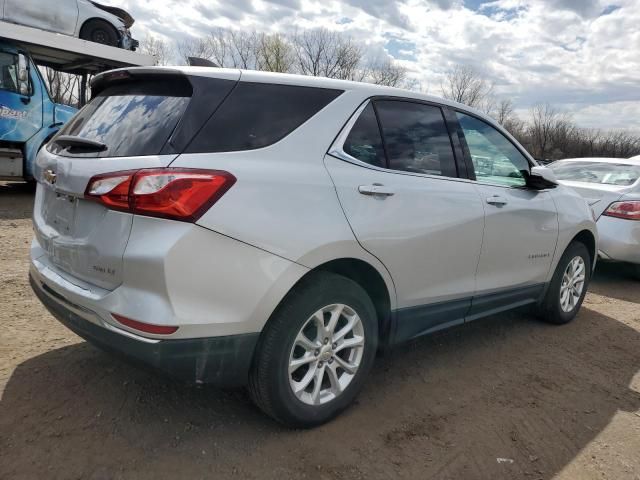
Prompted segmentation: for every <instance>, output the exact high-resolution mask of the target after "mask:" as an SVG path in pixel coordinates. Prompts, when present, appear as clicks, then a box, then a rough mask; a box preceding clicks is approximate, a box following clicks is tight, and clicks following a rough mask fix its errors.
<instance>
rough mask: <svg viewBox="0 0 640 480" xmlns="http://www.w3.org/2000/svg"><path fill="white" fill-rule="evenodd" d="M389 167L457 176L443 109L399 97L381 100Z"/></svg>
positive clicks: (378, 107)
mask: <svg viewBox="0 0 640 480" xmlns="http://www.w3.org/2000/svg"><path fill="white" fill-rule="evenodd" d="M375 107H376V110H377V112H378V118H379V119H380V126H381V128H382V136H383V138H384V144H385V148H386V153H387V161H388V168H390V169H392V170H402V171H406V172H414V173H423V174H427V175H442V176H446V177H456V176H457V169H456V162H455V157H454V154H453V148H452V146H451V139H450V138H449V132H448V130H447V126H446V124H445V120H444V117H443V115H442V111H441V110H440V108H438V107H435V106H431V105H425V104H422V103H413V102H407V101H397V100H378V101H376V102H375Z"/></svg>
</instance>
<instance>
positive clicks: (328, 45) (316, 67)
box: [291, 28, 362, 80]
mask: <svg viewBox="0 0 640 480" xmlns="http://www.w3.org/2000/svg"><path fill="white" fill-rule="evenodd" d="M291 42H292V44H293V48H294V52H295V58H296V62H295V63H296V67H297V70H298V71H299V72H300V73H302V74H303V75H313V76H315V77H318V76H322V77H328V78H339V79H343V80H345V79H352V78H353V77H354V76H356V70H357V69H358V67H359V66H360V64H361V62H362V49H361V48H360V46H358V45H357V44H356V43H354V41H353V40H352V38H351V37H348V36H345V35H343V34H340V33H338V32H331V31H329V30H327V29H326V28H317V29H313V30H304V31H302V32H296V33H295V34H294V35H293V36H292V37H291Z"/></svg>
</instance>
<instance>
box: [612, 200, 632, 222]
mask: <svg viewBox="0 0 640 480" xmlns="http://www.w3.org/2000/svg"><path fill="white" fill-rule="evenodd" d="M603 215H606V216H608V217H616V218H625V219H627V220H640V200H628V201H626V202H614V203H612V204H611V205H609V207H608V208H607V209H606V210H605V212H604V213H603Z"/></svg>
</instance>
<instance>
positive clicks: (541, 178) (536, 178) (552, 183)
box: [527, 165, 558, 190]
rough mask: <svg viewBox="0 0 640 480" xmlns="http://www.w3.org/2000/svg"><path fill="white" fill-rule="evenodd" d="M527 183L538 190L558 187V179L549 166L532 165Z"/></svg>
mask: <svg viewBox="0 0 640 480" xmlns="http://www.w3.org/2000/svg"><path fill="white" fill-rule="evenodd" d="M527 184H528V185H529V187H531V188H535V189H536V190H546V189H547V188H555V187H557V186H558V179H557V178H556V174H555V173H554V172H553V170H551V169H550V168H549V167H543V166H540V165H537V166H535V167H531V175H529V178H528V181H527Z"/></svg>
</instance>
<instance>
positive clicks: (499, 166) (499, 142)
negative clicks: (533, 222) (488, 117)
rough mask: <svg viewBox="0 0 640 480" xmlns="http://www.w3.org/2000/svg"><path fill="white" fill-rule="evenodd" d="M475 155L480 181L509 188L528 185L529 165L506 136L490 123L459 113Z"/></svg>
mask: <svg viewBox="0 0 640 480" xmlns="http://www.w3.org/2000/svg"><path fill="white" fill-rule="evenodd" d="M456 115H457V116H458V120H459V121H460V126H461V127H462V131H463V132H464V137H465V139H466V141H467V145H468V147H469V152H470V153H471V160H472V162H473V168H474V169H475V173H476V179H477V180H478V182H481V183H488V184H491V185H500V186H506V187H523V186H525V185H526V184H527V180H526V179H527V175H529V172H530V169H529V162H528V161H527V159H526V158H525V156H524V155H523V154H522V153H520V151H519V150H518V149H517V148H516V146H515V145H514V144H513V143H511V142H510V141H509V140H508V139H507V138H506V137H505V136H504V135H503V134H502V133H500V132H499V131H498V130H497V129H495V128H494V127H492V126H491V125H489V124H488V123H486V122H484V121H482V120H480V119H478V118H476V117H472V116H470V115H466V114H464V113H461V112H456Z"/></svg>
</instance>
